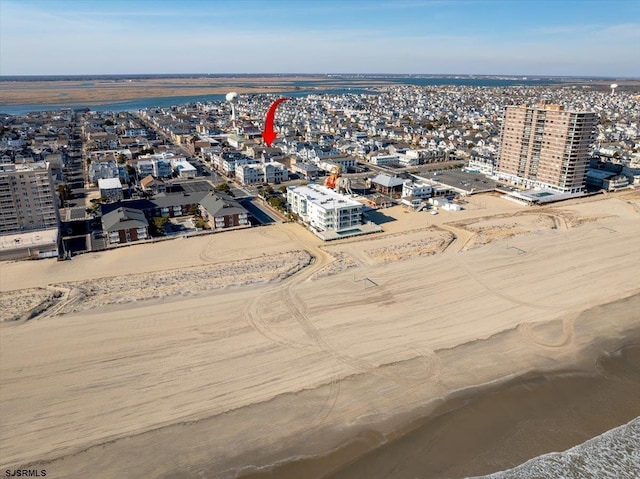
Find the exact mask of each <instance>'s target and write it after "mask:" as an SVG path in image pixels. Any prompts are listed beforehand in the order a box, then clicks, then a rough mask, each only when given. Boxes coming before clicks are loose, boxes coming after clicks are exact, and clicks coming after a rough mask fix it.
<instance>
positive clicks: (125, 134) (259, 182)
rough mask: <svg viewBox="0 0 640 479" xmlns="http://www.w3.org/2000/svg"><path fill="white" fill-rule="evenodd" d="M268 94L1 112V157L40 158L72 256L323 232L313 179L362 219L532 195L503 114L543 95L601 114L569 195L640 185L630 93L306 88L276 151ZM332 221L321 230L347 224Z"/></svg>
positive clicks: (283, 117)
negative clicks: (245, 232)
mask: <svg viewBox="0 0 640 479" xmlns="http://www.w3.org/2000/svg"><path fill="white" fill-rule="evenodd" d="M274 98H275V97H274V96H272V95H266V94H260V95H239V96H237V98H236V99H235V100H234V101H235V103H234V108H235V115H236V117H235V119H233V118H232V116H231V108H230V105H229V104H228V103H227V102H224V101H221V102H209V103H189V104H184V105H175V106H172V107H169V108H151V109H145V110H140V111H121V112H95V111H91V110H89V109H83V110H73V111H72V110H70V109H67V110H61V111H57V112H56V111H54V112H37V113H30V114H27V115H24V116H9V115H4V116H3V117H2V118H1V119H0V121H1V125H2V126H1V127H2V130H1V131H2V133H1V136H0V152H1V154H2V157H1V161H2V164H3V168H4V171H7V170H8V169H10V168H11V165H16V167H17V168H21V169H30V168H35V169H34V171H38V168H40V170H42V168H45V166H38V165H46V169H47V171H48V173H47V175H50V178H51V180H50V181H51V191H53V192H54V193H52V194H51V196H52V197H51V198H50V201H49V204H54V202H55V204H56V205H57V208H56V213H55V215H56V216H57V217H58V218H60V220H59V221H60V223H59V225H58V227H59V230H60V238H61V241H60V247H59V252H60V253H61V254H63V255H67V256H68V255H69V254H76V253H80V252H84V251H95V250H100V249H103V248H109V247H114V246H115V245H122V244H124V243H136V242H140V241H149V240H157V239H162V238H170V237H174V236H178V235H180V236H184V235H185V234H195V233H200V234H202V233H205V232H207V231H209V232H218V231H221V230H224V229H228V228H237V227H248V226H256V225H261V224H265V223H264V222H265V221H300V222H301V223H303V224H306V225H307V226H309V227H311V228H312V230H314V228H315V229H317V228H318V223H317V221H316V220H315V219H313V218H314V217H313V216H311V217H310V216H308V214H307V213H304V212H303V210H301V209H300V206H299V205H300V204H301V203H300V202H299V198H302V197H307V198H310V195H309V192H308V191H307V190H304V188H303V189H299V188H300V187H304V186H305V185H308V184H310V185H309V186H308V187H307V188H312V189H313V188H319V189H322V188H325V186H326V187H327V188H328V189H329V190H331V193H330V194H331V195H340V196H341V197H342V200H336V201H342V202H344V203H345V204H351V203H353V202H354V201H355V202H357V203H358V204H359V205H361V207H362V212H361V213H359V214H358V215H357V216H358V217H359V218H360V225H364V224H366V223H367V219H366V214H367V213H366V211H367V210H368V209H378V208H381V207H387V206H391V205H393V204H402V205H405V206H406V207H407V208H410V209H411V210H413V211H420V210H424V209H429V208H430V207H431V206H432V205H430V204H429V203H428V202H427V200H428V199H429V198H431V197H442V198H446V199H447V200H446V201H449V202H452V201H453V202H455V199H456V198H458V197H464V196H466V195H470V194H478V193H481V192H486V191H502V192H503V193H505V194H507V195H509V196H510V197H511V199H512V200H515V201H525V202H527V201H528V202H532V201H537V200H539V199H540V198H539V197H535V195H534V197H530V196H527V195H526V194H524V193H522V194H520V195H519V196H518V194H517V192H514V189H518V188H519V189H523V188H524V187H525V186H526V185H530V184H531V185H538V184H539V183H536V182H521V181H516V180H517V175H518V174H519V173H518V172H517V171H515V170H514V171H513V173H510V175H511V176H509V175H506V173H505V172H504V171H501V170H500V164H499V163H500V161H499V160H500V153H501V149H500V141H501V138H502V133H503V129H504V118H505V108H507V107H509V108H511V107H513V106H515V105H525V104H529V105H535V104H536V103H538V102H540V101H542V102H543V104H545V105H555V104H557V105H560V106H559V107H558V108H560V109H562V108H565V107H566V108H567V109H573V110H584V111H592V112H594V113H593V118H594V125H593V130H592V131H591V137H590V141H589V144H588V148H589V149H588V151H587V150H585V152H584V154H582V156H584V155H587V156H585V157H584V158H585V159H584V161H587V163H588V164H586V166H585V167H584V168H585V172H586V174H585V175H583V176H581V177H579V178H578V179H576V180H575V186H574V187H573V190H571V191H574V192H580V193H583V192H586V191H599V190H606V191H613V190H616V189H620V188H625V187H629V186H633V185H638V184H640V152H639V146H638V138H640V126H639V124H640V102H639V100H638V97H637V96H634V95H633V94H632V93H630V92H624V91H619V92H616V93H615V94H612V93H610V92H609V91H597V90H575V89H569V88H543V87H526V86H523V87H510V88H487V87H470V86H459V87H451V86H449V87H418V86H411V85H405V86H390V87H385V88H380V89H379V91H378V92H376V93H375V94H351V93H344V94H326V95H320V94H310V95H306V96H301V97H296V98H291V99H289V100H290V101H287V102H283V103H282V104H281V105H280V106H279V109H278V111H277V115H276V122H275V128H276V133H277V138H276V140H275V141H274V143H273V144H272V145H271V146H269V147H267V146H266V145H265V144H264V143H263V141H262V138H261V131H262V128H263V127H264V123H263V121H264V118H263V117H264V113H265V111H266V110H267V109H268V107H269V105H270V103H271V102H273V100H274ZM545 108H546V107H545ZM514 111H515V110H514ZM589 128H591V127H589ZM585 148H586V146H585ZM503 150H504V148H503ZM505 151H506V150H505ZM503 153H504V152H503ZM506 161H507V160H504V161H503V163H504V164H503V170H504V165H507V162H506ZM6 175H7V173H5V177H6ZM513 175H516V176H513ZM514 178H515V179H516V180H514ZM314 185H316V186H314ZM280 186H283V189H280V188H279V187H280ZM541 186H544V184H542V185H541ZM547 186H548V187H553V185H547ZM265 187H268V189H265ZM296 189H299V194H298V193H294V192H295V191H296ZM314 191H316V192H317V191H320V190H314ZM302 192H305V193H304V194H303V193H302ZM323 194H329V193H327V192H324V193H323ZM536 198H537V199H536ZM309 204H310V205H312V204H314V203H313V201H310V202H309ZM58 209H59V211H57V210H58ZM159 218H160V220H159ZM265 218H268V220H265ZM187 220H189V221H187ZM145 221H146V222H147V223H148V224H147V225H144V222H145ZM154 222H157V223H158V224H157V225H156V223H154ZM160 223H162V224H160ZM332 224H333V226H331V227H324V226H323V227H322V229H336V230H340V229H341V228H343V227H344V228H345V229H349V228H350V226H353V225H351V224H350V225H347V224H346V223H344V224H343V222H337V223H332ZM131 225H133V226H131ZM129 226H131V227H129ZM157 226H159V227H157ZM24 228H25V226H24V225H23V226H20V227H19V228H18V229H16V230H15V231H13V230H12V232H14V233H21V232H23V231H25V230H24ZM337 238H340V235H338V236H337Z"/></svg>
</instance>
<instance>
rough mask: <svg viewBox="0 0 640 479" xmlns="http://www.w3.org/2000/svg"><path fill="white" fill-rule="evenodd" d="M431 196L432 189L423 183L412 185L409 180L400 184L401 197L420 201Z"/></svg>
mask: <svg viewBox="0 0 640 479" xmlns="http://www.w3.org/2000/svg"><path fill="white" fill-rule="evenodd" d="M431 196H433V187H432V186H431V185H426V184H424V183H414V182H413V181H411V180H406V181H405V182H404V183H402V197H403V198H408V197H413V198H417V199H420V200H424V199H427V198H431Z"/></svg>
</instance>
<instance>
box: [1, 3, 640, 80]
mask: <svg viewBox="0 0 640 479" xmlns="http://www.w3.org/2000/svg"><path fill="white" fill-rule="evenodd" d="M133 73H139V74H152V73H157V74H162V73H214V74H215V73H218V74H220V73H398V74H483V75H563V76H564V75H567V76H605V77H619V78H622V77H640V0H604V1H600V0H598V1H595V0H594V1H591V0H550V1H547V0H368V1H366V0H235V1H227V0H215V1H214V0H180V1H178V0H176V1H161V0H155V1H151V0H137V1H131V0H106V1H101V0H75V1H72V0H46V1H44V0H42V1H41V0H0V75H73V74H78V75H81V74H133Z"/></svg>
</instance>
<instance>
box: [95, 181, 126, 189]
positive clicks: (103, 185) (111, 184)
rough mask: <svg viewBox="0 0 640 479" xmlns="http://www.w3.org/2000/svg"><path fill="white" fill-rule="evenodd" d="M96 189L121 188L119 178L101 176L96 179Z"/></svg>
mask: <svg viewBox="0 0 640 479" xmlns="http://www.w3.org/2000/svg"><path fill="white" fill-rule="evenodd" d="M98 189H101V190H113V189H122V183H120V179H119V178H102V179H99V180H98Z"/></svg>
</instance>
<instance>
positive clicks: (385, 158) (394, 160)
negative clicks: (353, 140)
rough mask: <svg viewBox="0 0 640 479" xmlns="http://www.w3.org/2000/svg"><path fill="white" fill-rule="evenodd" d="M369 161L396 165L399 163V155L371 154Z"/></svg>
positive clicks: (380, 164)
mask: <svg viewBox="0 0 640 479" xmlns="http://www.w3.org/2000/svg"><path fill="white" fill-rule="evenodd" d="M369 163H371V164H372V165H376V166H396V165H398V164H400V157H398V156H397V155H378V156H372V157H371V159H369Z"/></svg>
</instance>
